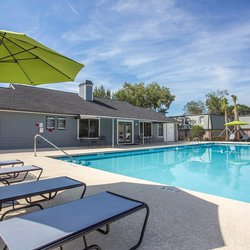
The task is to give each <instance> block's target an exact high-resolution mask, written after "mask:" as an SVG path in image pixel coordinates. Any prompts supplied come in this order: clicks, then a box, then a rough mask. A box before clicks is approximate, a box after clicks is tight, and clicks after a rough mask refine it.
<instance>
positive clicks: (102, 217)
mask: <svg viewBox="0 0 250 250" xmlns="http://www.w3.org/2000/svg"><path fill="white" fill-rule="evenodd" d="M142 209H145V210H146V215H145V219H144V223H143V226H142V230H141V232H140V238H139V241H138V242H137V243H136V245H134V246H133V247H131V248H130V249H136V248H138V247H139V246H140V244H141V243H142V240H143V236H144V232H145V229H146V225H147V220H148V215H149V208H148V206H147V205H146V204H145V203H143V202H140V201H137V200H132V199H130V198H127V197H123V196H120V195H118V194H114V193H111V192H103V193H100V194H97V195H93V196H89V197H86V198H84V199H80V200H76V201H72V202H69V203H64V204H62V205H58V206H55V207H51V208H47V209H44V210H41V211H37V212H34V213H30V214H27V215H23V216H20V217H15V218H11V219H9V220H5V221H2V222H0V237H1V238H2V240H3V241H4V243H5V248H6V249H7V248H8V249H9V250H31V249H51V248H55V247H58V246H60V249H62V246H63V245H64V244H65V243H67V242H69V241H72V240H74V239H75V238H78V237H80V236H83V237H84V243H85V248H84V249H88V250H89V249H98V250H100V249H101V248H100V247H99V246H97V245H92V246H87V245H86V244H87V243H86V239H85V235H86V234H88V233H90V232H92V231H95V230H98V229H99V228H101V227H104V226H106V225H109V224H111V223H112V222H115V221H117V220H119V219H121V218H123V217H126V216H128V215H131V214H133V213H135V212H137V211H139V210H142Z"/></svg>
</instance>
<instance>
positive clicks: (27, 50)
mask: <svg viewBox="0 0 250 250" xmlns="http://www.w3.org/2000/svg"><path fill="white" fill-rule="evenodd" d="M35 48H37V46H34V47H33V48H30V49H26V50H24V51H20V52H17V53H14V54H12V55H13V56H16V55H19V54H22V53H24V52H29V50H32V49H35ZM8 57H11V56H4V57H1V58H0V60H3V59H5V58H8ZM36 58H37V57H36ZM33 59H34V58H33ZM18 60H20V59H18Z"/></svg>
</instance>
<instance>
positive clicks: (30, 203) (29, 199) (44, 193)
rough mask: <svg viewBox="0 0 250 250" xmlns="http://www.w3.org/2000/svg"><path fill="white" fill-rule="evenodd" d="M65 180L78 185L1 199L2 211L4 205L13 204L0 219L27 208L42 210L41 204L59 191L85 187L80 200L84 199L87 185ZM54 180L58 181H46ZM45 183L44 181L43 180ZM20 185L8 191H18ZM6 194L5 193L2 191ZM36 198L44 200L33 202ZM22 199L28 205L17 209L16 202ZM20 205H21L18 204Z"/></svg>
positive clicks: (0, 206) (0, 208)
mask: <svg viewBox="0 0 250 250" xmlns="http://www.w3.org/2000/svg"><path fill="white" fill-rule="evenodd" d="M64 178H67V179H70V180H73V181H75V182H76V183H75V184H72V185H68V186H64V187H60V188H59V187H58V188H47V189H44V190H42V191H40V192H37V191H33V192H32V191H31V192H30V193H23V194H22V195H18V196H15V195H13V196H12V197H9V198H6V199H1V200H0V211H1V210H2V209H3V204H4V203H7V202H10V203H12V206H11V207H12V208H11V209H8V210H7V211H5V212H4V213H3V214H2V215H1V217H0V221H2V220H4V218H5V217H6V215H8V214H10V213H13V212H15V211H19V210H23V209H26V208H31V207H38V208H40V209H41V210H42V209H43V206H42V205H41V204H39V203H40V202H43V201H49V200H52V199H53V198H55V197H56V195H57V193H58V192H59V191H65V190H68V189H72V188H78V187H83V191H82V193H81V197H80V199H82V198H83V196H84V194H85V192H86V188H87V187H86V184H85V183H84V182H81V181H77V180H74V179H72V178H69V177H64ZM54 179H57V178H51V179H44V181H45V180H54ZM41 181H43V180H41ZM41 181H39V182H41ZM25 184H26V185H28V183H25ZM19 185H22V184H17V185H13V186H10V187H8V189H13V190H14V189H16V188H18V187H19ZM4 188H5V187H2V190H4ZM2 190H1V187H0V192H1V191H2ZM2 192H4V191H2ZM35 196H41V197H42V199H40V200H36V201H32V198H33V197H35ZM20 199H25V200H26V202H27V204H23V205H22V206H21V207H15V202H16V201H18V200H20ZM18 205H20V204H18Z"/></svg>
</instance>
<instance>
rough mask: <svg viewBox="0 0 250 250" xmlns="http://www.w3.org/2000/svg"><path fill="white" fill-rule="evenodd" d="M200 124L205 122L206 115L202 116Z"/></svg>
mask: <svg viewBox="0 0 250 250" xmlns="http://www.w3.org/2000/svg"><path fill="white" fill-rule="evenodd" d="M200 124H205V118H204V116H200Z"/></svg>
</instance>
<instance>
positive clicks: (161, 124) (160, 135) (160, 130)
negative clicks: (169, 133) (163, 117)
mask: <svg viewBox="0 0 250 250" xmlns="http://www.w3.org/2000/svg"><path fill="white" fill-rule="evenodd" d="M158 137H163V123H159V124H158Z"/></svg>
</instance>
